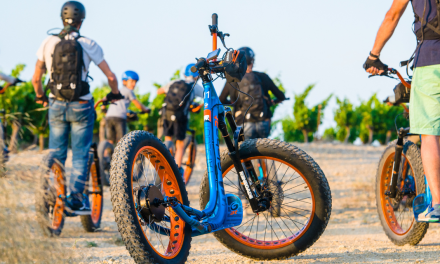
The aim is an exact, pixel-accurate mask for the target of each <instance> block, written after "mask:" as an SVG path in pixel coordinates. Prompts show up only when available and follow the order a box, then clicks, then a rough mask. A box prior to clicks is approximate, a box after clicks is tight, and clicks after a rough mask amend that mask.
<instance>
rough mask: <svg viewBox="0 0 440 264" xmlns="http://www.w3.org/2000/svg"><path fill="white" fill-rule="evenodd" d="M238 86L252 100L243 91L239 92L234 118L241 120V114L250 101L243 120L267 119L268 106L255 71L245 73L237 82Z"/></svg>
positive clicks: (256, 120) (257, 120)
mask: <svg viewBox="0 0 440 264" xmlns="http://www.w3.org/2000/svg"><path fill="white" fill-rule="evenodd" d="M238 86H239V88H240V91H242V92H244V93H247V94H249V95H250V96H252V97H253V98H254V101H253V102H252V98H251V97H249V96H247V95H245V94H243V93H239V98H238V101H237V104H236V105H237V107H236V110H235V119H236V120H237V122H239V123H241V122H242V119H243V115H244V113H245V112H246V110H247V109H248V107H249V105H250V104H251V103H253V104H252V106H251V108H249V111H248V113H247V115H246V118H245V120H247V121H251V122H259V121H262V120H265V119H267V118H268V117H269V114H268V113H269V111H268V109H269V107H268V105H267V102H266V98H265V96H264V94H263V87H262V82H261V79H260V77H258V75H257V74H256V73H255V72H251V73H246V74H245V75H244V77H243V79H242V80H241V82H239V83H238Z"/></svg>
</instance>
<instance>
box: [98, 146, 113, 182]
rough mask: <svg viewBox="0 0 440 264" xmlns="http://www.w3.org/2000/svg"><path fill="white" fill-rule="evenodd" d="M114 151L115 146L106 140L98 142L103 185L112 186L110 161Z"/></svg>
mask: <svg viewBox="0 0 440 264" xmlns="http://www.w3.org/2000/svg"><path fill="white" fill-rule="evenodd" d="M113 152H114V146H113V144H111V143H110V142H109V141H107V140H104V141H101V142H99V144H98V158H99V170H100V172H101V173H100V175H101V182H102V185H103V186H110V162H111V160H112V155H113Z"/></svg>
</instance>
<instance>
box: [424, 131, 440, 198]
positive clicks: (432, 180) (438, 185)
mask: <svg viewBox="0 0 440 264" xmlns="http://www.w3.org/2000/svg"><path fill="white" fill-rule="evenodd" d="M439 139H440V137H439V136H431V135H422V147H421V152H422V162H423V169H424V170H425V175H426V179H427V180H428V184H429V188H430V189H431V194H432V204H433V205H435V204H440V143H439Z"/></svg>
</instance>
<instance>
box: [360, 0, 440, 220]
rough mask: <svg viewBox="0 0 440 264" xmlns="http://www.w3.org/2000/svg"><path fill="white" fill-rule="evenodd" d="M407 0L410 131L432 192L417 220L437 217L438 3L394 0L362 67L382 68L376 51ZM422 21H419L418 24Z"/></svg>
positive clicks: (439, 193)
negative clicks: (412, 43)
mask: <svg viewBox="0 0 440 264" xmlns="http://www.w3.org/2000/svg"><path fill="white" fill-rule="evenodd" d="M410 1H411V3H412V7H413V10H414V17H415V21H414V32H415V33H416V36H417V42H418V45H417V48H416V51H415V54H414V67H415V69H414V76H413V79H412V84H411V86H412V88H411V96H410V97H411V99H410V108H409V109H410V111H409V112H410V127H411V130H410V132H411V133H414V134H420V135H421V137H422V146H421V154H422V162H423V169H424V171H425V175H426V179H427V180H428V184H429V187H430V189H431V193H432V204H431V206H429V207H428V209H427V210H426V211H425V212H424V213H422V214H420V215H419V216H418V219H419V221H425V222H438V221H439V220H440V142H439V140H440V86H439V83H440V74H439V73H440V23H439V22H440V7H438V6H437V3H436V0H394V1H393V4H392V6H391V8H390V10H389V11H388V12H387V14H386V16H385V19H384V21H383V22H382V25H381V26H380V28H379V32H378V33H377V37H376V41H375V43H374V46H373V49H372V50H371V52H370V56H369V57H368V58H367V61H366V62H365V64H364V69H365V70H366V71H367V72H368V73H371V74H373V75H376V74H381V73H383V72H384V71H386V70H387V69H386V68H387V66H386V65H385V64H383V63H382V62H381V61H380V59H379V55H380V52H381V51H382V49H383V47H384V46H385V44H386V43H387V41H388V40H389V39H390V38H391V36H392V35H393V32H394V29H395V28H396V26H397V24H398V22H399V20H400V18H401V17H402V15H403V13H404V12H405V9H406V8H407V6H408V3H409V2H410ZM422 22H423V24H422Z"/></svg>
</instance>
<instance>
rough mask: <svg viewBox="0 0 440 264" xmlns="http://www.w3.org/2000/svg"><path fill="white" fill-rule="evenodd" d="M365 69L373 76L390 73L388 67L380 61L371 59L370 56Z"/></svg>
mask: <svg viewBox="0 0 440 264" xmlns="http://www.w3.org/2000/svg"><path fill="white" fill-rule="evenodd" d="M363 67H364V69H365V71H366V72H368V73H370V74H371V75H378V74H380V75H382V74H384V73H385V74H386V73H387V72H388V65H386V64H384V63H382V62H381V61H380V59H375V58H371V57H370V56H368V58H367V60H366V61H365V63H364V65H363Z"/></svg>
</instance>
